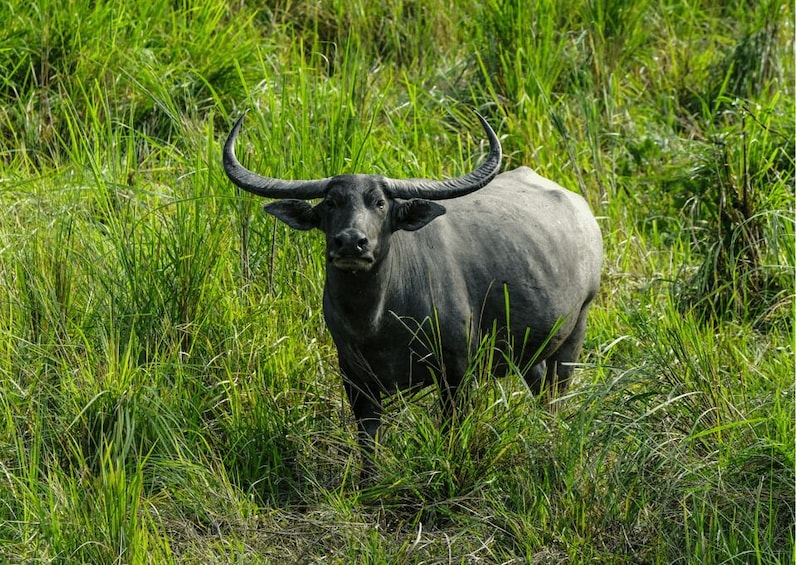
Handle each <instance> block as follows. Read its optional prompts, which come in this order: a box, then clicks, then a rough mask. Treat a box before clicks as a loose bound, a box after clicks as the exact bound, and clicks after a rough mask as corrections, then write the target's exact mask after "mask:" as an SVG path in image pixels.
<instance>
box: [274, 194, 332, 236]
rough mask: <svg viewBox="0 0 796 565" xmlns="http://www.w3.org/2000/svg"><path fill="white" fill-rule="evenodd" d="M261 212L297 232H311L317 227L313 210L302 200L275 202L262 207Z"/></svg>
mask: <svg viewBox="0 0 796 565" xmlns="http://www.w3.org/2000/svg"><path fill="white" fill-rule="evenodd" d="M263 210H264V211H265V212H267V213H268V214H271V215H272V216H274V217H275V218H277V219H279V220H282V221H283V222H285V223H286V224H287V225H289V226H290V227H291V228H295V229H297V230H311V229H312V228H317V227H318V225H319V222H318V214H316V213H315V209H314V208H313V207H312V205H311V204H310V203H309V202H304V201H303V200H293V199H288V200H277V201H276V202H272V203H270V204H266V205H265V206H263Z"/></svg>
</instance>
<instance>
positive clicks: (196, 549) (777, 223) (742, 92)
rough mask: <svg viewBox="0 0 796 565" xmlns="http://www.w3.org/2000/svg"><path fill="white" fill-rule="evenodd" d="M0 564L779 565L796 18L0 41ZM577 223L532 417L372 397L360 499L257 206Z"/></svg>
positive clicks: (531, 19) (249, 22)
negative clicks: (507, 189) (429, 201)
mask: <svg viewBox="0 0 796 565" xmlns="http://www.w3.org/2000/svg"><path fill="white" fill-rule="evenodd" d="M0 19H2V21H3V22H4V26H3V28H2V30H0V101H1V103H0V203H1V204H2V205H3V210H5V212H4V213H3V214H0V272H2V275H3V276H2V278H0V418H1V419H2V422H3V426H2V428H0V430H1V431H0V561H2V562H9V563H27V562H39V561H40V562H57V563H117V562H118V563H149V562H152V563H172V562H173V563H216V562H218V563H222V562H223V563H227V562H232V561H234V562H278V563H281V562H286V561H288V562H291V561H295V562H320V561H327V562H328V561H333V562H338V563H347V562H372V563H393V562H394V563H415V562H435V563H442V562H445V563H448V562H490V563H491V562H495V563H498V562H500V563H505V562H532V563H548V562H549V563H560V562H572V563H580V562H587V561H596V562H606V563H639V562H642V563H671V562H679V563H728V562H729V563H787V562H792V561H793V559H794V557H796V555H795V552H794V534H793V532H794V530H793V524H794V519H796V518H795V516H794V514H795V512H796V509H794V503H793V500H794V480H795V479H796V477H794V474H795V473H794V437H796V435H795V434H794V418H793V414H794V380H793V323H792V316H793V270H794V253H796V251H795V250H794V243H793V242H794V229H793V226H794V223H793V222H794V216H793V195H794V145H793V140H794V137H795V136H794V125H793V119H792V117H793V108H794V102H793V101H794V88H793V86H794V85H793V70H794V61H793V51H792V37H793V10H792V6H791V5H790V4H788V3H785V2H782V1H780V0H770V1H765V2H759V3H756V4H755V5H754V6H751V5H748V4H742V3H725V4H723V5H722V6H714V5H713V4H711V3H709V2H696V3H686V2H682V1H680V0H669V1H667V2H662V3H651V2H640V3H639V2H625V1H618V0H592V1H584V2H576V3H574V4H573V3H571V2H570V3H564V2H560V1H557V0H544V1H543V0H539V1H535V2H530V3H528V2H512V1H508V0H489V1H486V2H455V3H454V2H450V1H445V0H432V1H428V2H386V3H385V2H381V3H373V2H365V1H358V2H353V3H351V2H340V1H336V0H329V1H323V2H315V3H299V4H296V3H291V2H283V1H273V2H267V3H265V4H264V5H263V6H261V7H259V8H258V9H255V8H253V7H251V6H248V5H244V4H234V5H232V4H224V3H218V2H216V3H213V2H210V3H204V4H202V5H193V4H190V3H183V4H180V5H174V4H173V3H166V2H147V3H142V2H127V3H124V4H118V3H110V4H109V3H97V2H82V1H74V2H68V3H66V4H64V3H55V2H49V1H47V0H43V1H40V2H33V3H30V2H28V3H22V2H16V1H11V2H6V3H5V4H3V5H2V6H0ZM472 107H475V108H477V109H478V110H479V111H481V112H482V113H484V114H486V115H488V116H489V118H490V121H491V122H492V124H493V125H494V126H495V127H496V128H497V129H498V131H499V134H500V136H501V138H502V141H503V145H504V150H505V154H506V159H505V160H506V166H507V167H513V166H516V165H520V164H525V165H529V166H532V167H534V168H535V169H536V170H538V171H539V172H540V173H542V174H544V175H546V176H549V177H550V178H552V179H554V180H556V181H557V182H559V183H560V184H562V185H564V186H566V187H568V188H570V189H572V190H575V191H578V192H580V193H581V194H583V195H584V196H585V197H586V198H587V199H588V200H589V202H590V203H591V205H592V207H593V209H594V212H595V214H596V216H597V217H598V219H599V222H600V224H601V227H602V230H603V235H604V243H605V249H606V259H605V265H604V272H603V287H602V291H601V294H600V296H599V299H598V301H597V303H596V305H595V306H594V308H593V310H592V313H591V316H590V326H589V333H588V335H587V340H586V346H585V348H584V354H583V358H582V365H581V366H580V367H579V368H578V371H577V372H576V376H577V378H576V382H575V383H574V384H573V386H572V388H571V389H570V390H569V391H568V393H567V394H566V396H565V397H564V398H562V399H561V400H560V402H559V403H558V404H559V406H560V407H559V410H558V411H557V412H556V413H555V414H553V413H550V412H549V411H547V410H546V409H545V408H544V407H543V403H540V402H537V399H535V398H533V397H532V396H531V395H530V394H529V393H528V391H527V390H526V389H525V387H524V386H523V385H522V384H521V381H520V379H517V378H513V379H512V378H508V379H503V380H495V379H492V378H491V377H490V375H489V374H487V372H485V371H483V370H479V365H478V363H477V360H478V358H480V357H484V358H488V357H489V356H490V355H492V354H493V353H494V352H493V351H491V350H490V348H489V345H488V341H487V342H486V343H485V345H484V348H483V349H482V350H481V351H479V352H478V355H477V356H476V360H475V361H476V362H475V363H474V370H473V379H474V384H473V387H472V392H471V395H470V399H469V406H470V410H469V411H468V412H467V413H466V414H464V415H463V416H462V418H461V419H460V421H458V422H457V423H456V425H455V426H454V428H453V429H452V430H451V433H449V434H445V433H441V432H440V430H439V428H438V422H439V414H440V411H439V407H438V399H437V397H436V395H435V394H434V393H433V391H427V392H426V393H425V394H421V395H420V396H419V397H403V396H400V395H399V396H397V397H396V398H395V399H393V400H392V401H391V402H390V404H389V406H388V410H387V414H386V418H385V420H386V421H385V430H384V435H383V439H382V443H381V445H380V446H379V448H378V456H377V458H376V473H375V476H374V479H373V481H372V482H371V483H370V484H369V485H367V486H366V487H363V488H357V481H356V477H357V469H358V466H359V454H358V451H357V447H356V442H355V439H354V427H353V421H352V416H351V414H350V412H349V410H348V407H347V404H346V402H345V400H344V395H343V394H342V387H341V386H340V379H339V374H338V371H337V367H336V355H335V351H334V347H333V345H332V343H331V340H330V339H329V336H328V334H327V333H326V331H325V328H324V323H323V318H322V312H321V299H320V298H321V293H322V286H323V268H324V265H323V259H322V242H321V241H320V239H321V238H319V237H318V235H317V234H311V233H310V234H307V233H298V232H291V231H290V230H288V229H287V228H286V227H285V226H283V225H281V224H278V223H276V222H275V220H273V219H272V218H270V217H268V216H265V215H264V214H262V213H261V212H260V205H261V202H259V201H257V200H255V199H252V198H251V197H249V196H246V195H243V194H240V193H238V192H237V191H236V190H235V189H234V188H233V187H232V185H231V184H230V183H229V182H228V181H227V180H226V178H225V176H224V174H223V171H222V170H221V166H220V161H221V159H220V143H221V142H222V140H223V138H224V137H225V135H226V133H227V131H228V128H229V126H230V124H231V122H232V119H233V118H234V117H236V116H237V115H239V113H240V112H241V111H243V110H245V109H251V110H253V111H251V112H250V113H249V116H248V117H247V120H246V126H245V129H244V132H243V135H242V137H241V140H240V143H239V154H240V155H241V157H242V159H243V160H244V161H245V162H246V164H247V165H249V166H250V167H252V168H254V169H256V170H258V171H261V172H263V173H264V174H269V175H275V176H284V177H295V178H311V177H320V176H328V175H335V174H340V173H348V172H377V173H381V174H386V175H391V176H395V177H418V176H423V177H443V176H453V175H457V174H460V173H461V172H463V171H465V170H467V169H468V168H471V167H472V166H473V165H474V164H475V163H476V162H477V161H478V159H479V158H480V156H481V155H482V154H483V153H484V152H485V147H483V145H482V142H481V141H480V140H479V138H478V135H480V134H479V133H478V132H479V128H478V126H477V123H476V122H475V120H474V118H473V115H472V112H471V111H470V108H472Z"/></svg>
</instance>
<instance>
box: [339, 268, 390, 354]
mask: <svg viewBox="0 0 796 565" xmlns="http://www.w3.org/2000/svg"><path fill="white" fill-rule="evenodd" d="M390 279H391V277H390V261H382V262H380V263H379V264H377V265H374V266H373V268H372V269H370V270H369V271H361V272H350V271H341V270H339V269H336V268H334V267H332V266H331V265H327V267H326V286H325V288H324V312H325V315H326V321H327V324H328V325H329V328H330V329H331V330H332V333H340V332H344V333H345V334H347V335H348V336H350V338H352V339H355V340H358V339H361V338H365V337H367V336H373V334H374V332H376V330H377V329H378V328H379V327H380V326H381V325H382V322H383V319H384V315H385V303H386V299H387V296H388V295H389V294H390V292H391V291H390Z"/></svg>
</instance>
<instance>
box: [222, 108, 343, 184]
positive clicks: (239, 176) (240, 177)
mask: <svg viewBox="0 0 796 565" xmlns="http://www.w3.org/2000/svg"><path fill="white" fill-rule="evenodd" d="M245 116H246V112H244V113H243V114H242V115H241V117H240V118H238V120H237V121H236V122H235V125H234V126H233V128H232V131H231V132H229V136H228V137H227V141H226V143H224V172H226V173H227V176H228V177H229V180H231V181H232V182H233V183H235V184H236V185H237V186H239V187H240V188H242V189H243V190H245V191H247V192H251V193H252V194H256V195H258V196H265V197H266V198H297V199H299V200H312V199H313V198H322V197H323V196H324V194H325V192H326V185H327V181H328V179H318V180H283V179H276V178H271V177H264V176H261V175H258V174H257V173H253V172H252V171H250V170H249V169H247V168H246V167H244V166H243V165H241V164H240V162H239V161H238V158H237V157H236V156H235V138H236V137H238V133H239V132H240V126H241V124H242V123H243V118H244V117H245Z"/></svg>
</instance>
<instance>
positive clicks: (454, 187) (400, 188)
mask: <svg viewBox="0 0 796 565" xmlns="http://www.w3.org/2000/svg"><path fill="white" fill-rule="evenodd" d="M476 115H477V116H478V119H479V120H480V121H481V125H482V126H483V128H484V131H485V132H486V135H487V137H488V138H489V155H487V157H486V160H485V161H484V162H483V163H481V165H480V166H479V167H478V168H477V169H475V170H474V171H473V172H471V173H468V174H466V175H464V176H461V177H457V178H454V179H447V180H427V179H406V180H400V179H387V190H388V191H389V193H390V194H391V195H392V196H394V197H395V198H425V199H427V200H445V199H447V198H456V197H457V196H464V195H465V194H469V193H471V192H475V191H476V190H478V189H479V188H483V187H484V186H486V185H487V184H488V183H489V182H490V181H491V180H492V179H493V178H495V175H497V174H498V171H499V169H500V160H501V158H502V156H503V153H502V150H501V148H500V140H499V139H498V137H497V135H496V134H495V132H494V130H493V129H492V128H491V127H490V126H489V124H488V123H487V121H486V120H485V119H484V117H483V116H482V115H481V114H479V113H478V112H476Z"/></svg>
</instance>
